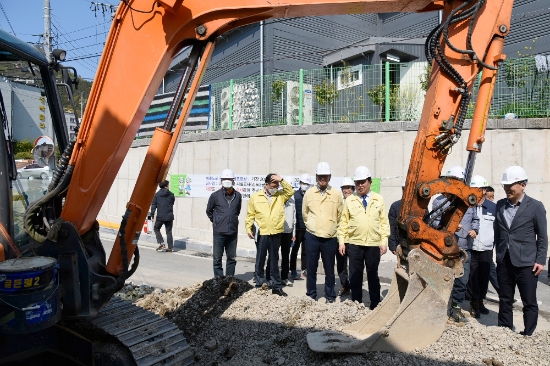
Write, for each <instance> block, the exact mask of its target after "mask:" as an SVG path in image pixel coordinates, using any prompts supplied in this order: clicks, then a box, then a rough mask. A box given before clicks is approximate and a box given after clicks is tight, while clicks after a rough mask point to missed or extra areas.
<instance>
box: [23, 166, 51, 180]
mask: <svg viewBox="0 0 550 366" xmlns="http://www.w3.org/2000/svg"><path fill="white" fill-rule="evenodd" d="M50 175H51V173H50V167H49V166H47V165H46V166H44V167H43V166H40V165H38V164H36V163H33V164H29V165H26V166H25V167H24V168H20V169H17V178H19V179H21V178H30V177H33V178H40V179H44V180H45V179H48V178H49V177H50Z"/></svg>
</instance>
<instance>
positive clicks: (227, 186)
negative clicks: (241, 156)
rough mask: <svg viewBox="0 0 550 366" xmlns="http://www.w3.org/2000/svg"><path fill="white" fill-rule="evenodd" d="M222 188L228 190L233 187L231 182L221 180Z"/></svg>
mask: <svg viewBox="0 0 550 366" xmlns="http://www.w3.org/2000/svg"><path fill="white" fill-rule="evenodd" d="M222 187H223V188H225V189H229V188H231V187H233V182H231V181H230V180H222Z"/></svg>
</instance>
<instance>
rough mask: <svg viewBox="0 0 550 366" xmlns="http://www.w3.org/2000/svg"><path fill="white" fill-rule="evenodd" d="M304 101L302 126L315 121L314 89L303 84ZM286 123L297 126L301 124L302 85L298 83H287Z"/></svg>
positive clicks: (309, 85)
mask: <svg viewBox="0 0 550 366" xmlns="http://www.w3.org/2000/svg"><path fill="white" fill-rule="evenodd" d="M303 88H304V91H303V100H302V124H303V125H310V124H311V123H312V121H313V118H312V116H313V110H312V96H313V93H312V87H311V84H303ZM286 123H287V124H288V125H297V124H299V123H300V83H299V82H297V81H287V82H286Z"/></svg>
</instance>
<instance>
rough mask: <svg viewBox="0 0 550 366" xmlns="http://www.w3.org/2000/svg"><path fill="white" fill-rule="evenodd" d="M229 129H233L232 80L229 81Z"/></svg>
mask: <svg viewBox="0 0 550 366" xmlns="http://www.w3.org/2000/svg"><path fill="white" fill-rule="evenodd" d="M229 129H230V130H232V129H233V79H231V80H229Z"/></svg>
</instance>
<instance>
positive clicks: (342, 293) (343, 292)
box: [338, 287, 351, 296]
mask: <svg viewBox="0 0 550 366" xmlns="http://www.w3.org/2000/svg"><path fill="white" fill-rule="evenodd" d="M349 294H351V290H350V289H349V288H347V287H342V289H341V290H340V292H338V296H347V295H349Z"/></svg>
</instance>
